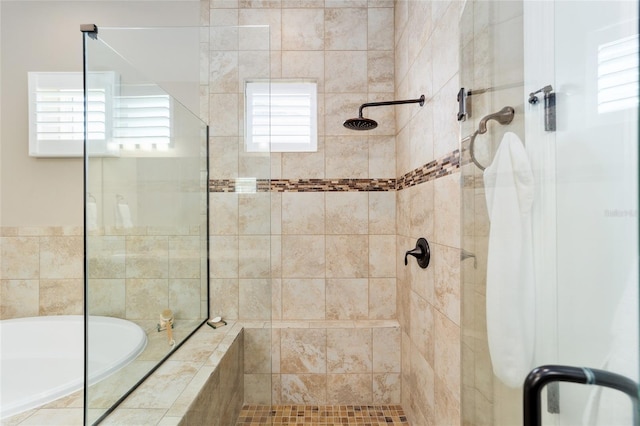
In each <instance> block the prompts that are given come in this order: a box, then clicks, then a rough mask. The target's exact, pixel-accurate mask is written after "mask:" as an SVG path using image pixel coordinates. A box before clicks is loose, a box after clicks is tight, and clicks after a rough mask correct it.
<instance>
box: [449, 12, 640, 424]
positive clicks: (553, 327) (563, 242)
mask: <svg viewBox="0 0 640 426" xmlns="http://www.w3.org/2000/svg"><path fill="white" fill-rule="evenodd" d="M460 52H461V69H460V85H461V87H463V89H461V91H460V93H459V95H458V100H459V106H460V114H461V115H460V116H459V119H460V120H461V121H462V125H461V133H462V152H463V159H462V185H463V189H462V202H463V220H462V248H463V252H462V253H463V255H462V266H461V270H462V283H461V285H462V293H463V296H462V310H463V324H462V393H461V394H462V423H463V424H468V425H483V424H487V425H489V424H521V422H522V419H523V410H525V411H524V412H525V413H527V411H526V410H527V408H528V404H529V403H530V401H529V400H527V399H524V401H523V392H525V394H526V392H527V390H528V386H529V384H530V382H527V383H526V384H525V383H524V378H525V377H526V376H527V373H528V372H529V370H531V369H533V368H534V367H537V366H542V365H551V367H548V368H545V369H543V370H544V374H549V376H548V377H552V378H554V377H555V378H554V379H553V380H551V381H550V382H549V383H548V384H547V385H546V386H544V387H543V389H542V394H541V395H540V401H541V406H540V407H537V406H536V413H534V414H532V413H531V412H530V411H529V412H528V414H527V415H526V417H525V419H524V421H525V423H524V424H540V423H538V422H539V421H543V422H544V424H557V425H565V424H566V425H570V424H589V425H591V424H594V425H595V424H637V421H638V420H637V412H635V411H636V410H637V384H635V383H637V382H638V379H639V376H638V149H637V147H638V115H637V114H638V4H637V2H625V1H609V2H600V1H594V2H570V1H551V2H528V1H523V2H467V4H466V7H465V9H464V11H463V14H462V17H461V27H460ZM506 108H511V111H512V112H511V113H510V114H511V116H510V118H509V120H502V119H501V117H503V116H504V115H503V114H500V113H499V111H504V110H506ZM511 120H512V121H511ZM483 130H484V131H483ZM505 155H506V156H507V157H505ZM507 158H508V160H507ZM509 191H512V192H509ZM510 203H511V204H510ZM510 209H511V210H510ZM506 211H515V212H517V213H516V214H515V216H509V215H508V214H506V213H505V212H506ZM596 369H598V370H605V371H606V374H612V377H617V378H616V379H613V382H616V383H618V385H619V386H620V388H623V386H622V385H623V383H622V381H624V380H625V378H626V379H627V380H629V382H628V383H632V388H635V391H634V392H632V393H631V397H630V396H629V395H626V394H625V393H624V392H620V391H616V390H612V389H608V388H606V387H601V386H599V384H600V383H602V382H601V381H599V380H598V379H597V378H596V375H595V374H594V373H593V371H595V370H596ZM567 372H571V374H573V375H574V377H572V378H571V379H569V377H570V376H571V375H567V374H565V373H567ZM538 373H539V374H541V371H538ZM598 374H600V373H598ZM616 375H619V376H616ZM545 377H546V376H545ZM536 380H537V379H536ZM569 382H571V383H569ZM545 383H546V382H545ZM585 384H586V385H585ZM594 384H595V386H594ZM523 385H524V386H523ZM589 385H591V386H589ZM523 387H524V389H523ZM523 405H525V406H524V407H523ZM538 416H539V417H538ZM528 421H529V422H533V423H527V422H528Z"/></svg>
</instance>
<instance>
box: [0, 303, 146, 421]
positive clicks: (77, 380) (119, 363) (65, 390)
mask: <svg viewBox="0 0 640 426" xmlns="http://www.w3.org/2000/svg"><path fill="white" fill-rule="evenodd" d="M41 321H45V322H48V323H51V322H68V321H72V322H74V323H76V325H77V322H81V324H82V326H83V327H84V317H83V316H82V315H52V316H42V317H26V318H15V319H8V320H2V321H0V330H1V329H2V326H3V324H11V323H18V322H23V323H24V322H41ZM90 321H91V323H95V324H111V325H117V326H121V327H122V326H126V327H128V329H129V331H132V332H133V333H134V334H135V335H136V336H137V337H138V338H139V339H140V340H139V341H138V342H137V344H136V345H135V346H134V347H133V348H132V350H130V351H129V352H128V353H129V356H127V357H118V358H117V360H114V363H113V365H107V366H101V367H100V368H98V369H97V370H94V371H92V372H91V373H90V377H89V385H92V384H95V383H98V382H99V381H101V380H104V379H105V378H107V377H108V376H110V375H112V374H114V373H115V372H117V371H119V370H120V369H122V368H123V367H125V366H126V365H128V364H129V363H131V362H132V361H134V360H135V359H136V358H137V357H138V355H140V353H142V351H143V350H144V349H145V347H146V345H147V335H146V333H145V332H144V330H143V329H142V328H141V327H140V326H139V325H137V324H135V323H133V322H131V321H128V320H123V319H120V318H113V317H104V316H90ZM0 334H1V332H0ZM89 338H91V336H90V337H89ZM82 340H84V336H83V338H82ZM81 347H82V348H83V347H84V345H83V344H82V345H81ZM74 355H78V354H74ZM94 355H95V354H94ZM12 359H13V358H12ZM34 359H46V358H45V357H42V358H34ZM73 359H76V357H74V358H73ZM91 359H92V357H91V355H90V356H89V360H90V361H91ZM0 361H2V356H1V354H0ZM76 362H79V370H80V377H74V378H70V379H69V380H65V381H64V382H63V383H62V384H60V385H58V386H53V387H49V388H47V389H45V390H41V391H39V392H35V393H33V394H30V396H29V398H28V399H26V398H21V399H19V400H18V401H12V402H11V403H6V402H5V401H2V398H0V419H5V418H8V417H11V416H15V415H16V414H20V413H22V412H25V411H28V410H32V409H35V408H38V407H41V406H43V405H46V404H48V403H50V402H53V401H55V400H57V399H60V398H63V397H65V396H68V395H71V394H72V393H74V392H76V391H78V390H80V389H82V387H83V384H84V374H83V373H84V350H83V349H81V350H80V356H79V358H78V359H77V361H76Z"/></svg>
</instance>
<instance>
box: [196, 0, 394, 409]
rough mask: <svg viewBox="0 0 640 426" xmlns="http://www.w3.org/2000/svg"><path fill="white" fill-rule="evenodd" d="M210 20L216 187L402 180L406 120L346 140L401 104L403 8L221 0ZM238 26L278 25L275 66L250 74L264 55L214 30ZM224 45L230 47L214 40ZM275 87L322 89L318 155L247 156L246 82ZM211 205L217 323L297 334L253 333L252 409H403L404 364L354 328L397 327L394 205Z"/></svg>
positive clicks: (234, 201) (389, 117) (246, 198)
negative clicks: (220, 182)
mask: <svg viewBox="0 0 640 426" xmlns="http://www.w3.org/2000/svg"><path fill="white" fill-rule="evenodd" d="M209 7H210V14H209V16H208V17H206V18H205V19H207V22H208V23H209V25H210V26H211V27H212V28H213V30H212V38H211V43H210V45H209V49H210V51H209V58H210V61H209V70H208V75H209V77H210V78H209V83H208V86H207V90H208V91H209V94H210V95H209V96H210V97H209V99H210V105H211V110H210V111H209V118H210V124H211V129H212V130H211V136H212V137H211V141H210V144H211V163H210V164H211V178H212V179H234V178H237V177H258V178H269V177H271V178H278V179H311V178H314V179H335V178H395V176H396V170H395V137H394V135H395V122H394V109H393V108H379V109H371V110H369V111H367V113H368V114H370V116H371V117H372V118H374V119H376V120H379V122H380V123H381V125H380V126H379V128H378V129H376V130H375V131H373V132H368V133H366V134H362V133H358V132H352V131H349V130H346V129H344V128H343V127H342V122H343V121H344V120H345V119H347V118H350V117H354V116H356V114H357V112H358V107H359V105H360V104H362V103H365V102H369V101H374V100H392V99H394V84H393V73H394V69H393V57H394V55H393V49H394V43H393V26H392V25H389V24H390V23H391V22H392V21H393V1H391V0H387V1H382V0H380V1H378V0H376V1H371V0H369V1H367V0H356V1H324V0H311V1H309V0H304V1H298V0H284V1H281V0H276V1H233V0H232V1H222V0H220V1H217V0H211V1H210V2H209ZM238 24H239V25H244V24H251V25H259V24H268V25H270V34H269V37H268V40H269V41H270V46H265V44H264V43H263V41H264V40H262V41H261V42H260V43H259V46H260V47H258V48H257V50H258V53H259V54H260V55H262V53H263V52H262V51H260V49H262V48H266V49H265V50H267V51H268V50H269V48H270V55H269V56H268V57H267V58H266V59H265V56H264V55H262V56H260V57H259V58H257V59H256V58H255V57H254V58H253V62H252V63H251V64H248V63H247V62H246V61H248V58H251V57H252V56H253V55H254V54H255V53H256V48H255V47H254V45H252V44H248V43H246V44H245V43H243V42H242V37H239V38H237V39H234V37H233V36H232V34H233V32H232V31H231V30H229V29H227V28H215V26H219V25H238ZM242 31H243V30H241V31H240V32H241V33H242ZM248 32H250V31H248ZM222 35H224V37H223V38H224V40H225V41H224V42H222V41H221V40H214V39H215V38H216V37H219V36H222ZM253 36H255V34H253V35H251V34H247V38H248V39H249V38H252V37H253ZM264 38H266V37H264ZM246 49H250V50H252V52H250V54H248V53H247V52H246ZM265 61H266V64H267V65H268V66H265ZM256 62H258V63H259V64H260V66H259V67H254V66H255V65H256ZM251 67H254V68H253V69H252V68H251ZM266 70H268V72H266ZM265 72H266V74H267V75H264V74H261V73H265ZM252 73H253V74H252ZM269 73H270V77H271V78H304V79H313V80H315V81H317V83H318V110H319V125H318V136H319V141H318V151H317V152H314V153H273V154H271V156H270V158H269V157H266V158H259V157H258V156H255V155H252V154H247V153H245V152H244V147H243V137H242V136H243V118H242V117H243V102H244V97H243V84H244V78H246V77H249V78H250V77H260V76H266V77H269ZM256 74H259V75H256ZM265 159H266V161H267V167H266V168H265V164H264V160H265ZM249 161H252V162H253V163H252V164H253V166H252V167H243V164H245V163H248V162H249ZM256 164H257V165H256ZM265 195H266V196H267V197H264V196H265ZM269 198H270V201H269ZM210 201H211V206H212V209H211V212H212V216H211V247H212V259H213V261H212V267H211V289H212V299H211V307H212V312H214V313H215V314H219V315H223V316H225V317H227V318H232V319H235V318H238V319H240V320H260V319H264V320H269V319H273V320H274V321H276V322H279V323H280V324H287V326H286V327H285V328H276V329H273V330H268V329H251V328H248V329H247V334H246V345H247V347H246V348H245V352H246V353H247V354H250V355H248V356H247V358H246V359H247V361H246V364H245V398H246V399H247V401H248V402H259V403H269V402H270V401H271V400H272V398H273V401H281V402H283V403H288V402H290V403H294V402H296V403H297V402H308V403H332V402H337V401H339V400H340V399H341V398H342V400H344V399H343V398H344V397H345V395H358V398H359V399H358V402H368V403H370V402H372V401H373V400H374V398H375V400H376V401H381V402H389V403H391V402H399V401H400V377H399V373H400V369H399V368H400V365H399V358H398V360H397V362H396V363H395V364H394V366H393V368H391V367H389V368H391V370H389V371H388V369H385V368H383V367H382V366H383V365H384V361H382V360H383V359H386V358H389V357H393V352H394V351H393V350H389V346H388V345H383V344H380V339H382V338H383V337H382V335H380V336H378V333H381V332H380V331H379V330H378V328H376V326H375V325H373V324H374V323H360V325H359V327H356V326H355V321H377V320H395V318H396V301H395V293H396V292H395V286H396V282H395V278H396V273H395V260H394V258H393V256H394V255H395V252H396V237H395V234H396V227H395V215H396V211H395V210H396V209H395V202H396V199H395V193H394V192H380V193H373V192H284V193H270V194H260V193H258V194H237V193H211V194H210ZM268 217H271V221H270V223H269V221H265V220H264V218H268ZM243 224H250V225H251V226H244V225H243ZM269 238H270V242H269ZM250 242H255V243H254V244H255V245H254V246H253V250H251V251H249V250H247V248H248V247H249V244H251V243H250ZM269 258H270V259H269ZM243 263H246V265H247V266H246V267H244V266H243ZM261 265H262V266H261ZM258 280H264V281H260V282H256V281H258ZM269 280H270V282H271V284H270V285H269V284H268V282H269ZM310 323H313V325H312V326H310V325H309V324H310ZM393 324H396V327H395V328H394V327H392V329H393V330H395V331H396V332H397V333H398V335H397V336H396V337H397V339H398V342H396V343H397V345H396V346H399V329H398V328H397V323H396V322H393ZM274 326H276V327H279V326H278V325H274ZM283 327H284V326H283ZM287 327H288V328H287ZM336 327H338V328H336ZM347 336H352V337H353V338H357V339H358V341H360V340H362V343H363V346H362V347H361V348H360V349H359V350H360V351H361V352H358V353H355V354H351V353H346V352H345V351H346V350H347V348H349V347H350V346H349V345H348V340H349V339H348V337H347ZM374 343H375V348H376V350H374ZM390 343H393V342H390ZM303 347H304V349H302V348H303ZM300 351H302V352H300ZM305 351H308V352H305ZM374 354H375V355H374ZM254 357H255V359H254ZM374 357H375V359H376V360H377V363H374V361H373V359H374ZM351 358H353V359H356V360H357V362H355V363H354V364H353V365H351V364H348V363H346V362H347V359H351ZM345 363H346V364H345ZM374 365H375V366H374ZM350 398H353V396H350ZM365 400H366V401H365Z"/></svg>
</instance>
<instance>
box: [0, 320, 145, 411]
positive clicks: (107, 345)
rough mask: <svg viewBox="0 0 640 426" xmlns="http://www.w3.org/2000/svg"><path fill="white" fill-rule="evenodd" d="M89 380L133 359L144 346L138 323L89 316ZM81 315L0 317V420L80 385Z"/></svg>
mask: <svg viewBox="0 0 640 426" xmlns="http://www.w3.org/2000/svg"><path fill="white" fill-rule="evenodd" d="M89 333H90V334H89V339H90V352H89V384H94V383H97V382H99V381H100V380H102V379H104V378H105V377H107V376H109V375H111V374H113V373H114V372H116V371H117V370H119V369H120V368H122V367H124V366H125V365H127V364H128V363H129V362H131V361H132V360H134V359H135V358H136V357H137V356H138V355H139V354H140V353H141V352H142V351H143V350H144V348H145V346H146V345H147V336H146V334H145V332H144V331H143V330H142V328H140V327H139V326H138V325H137V324H134V323H132V322H130V321H126V320H122V319H119V318H110V317H100V316H92V317H90V318H89ZM83 381H84V318H83V316H82V315H59V316H44V317H33V318H18V319H10V320H3V321H0V418H6V417H9V416H12V415H15V414H18V413H20V412H22V411H26V410H29V409H33V408H36V407H39V406H41V405H43V404H46V403H48V402H51V401H54V400H56V399H58V398H61V397H63V396H66V395H69V394H71V393H73V392H75V391H77V390H79V389H82V387H83Z"/></svg>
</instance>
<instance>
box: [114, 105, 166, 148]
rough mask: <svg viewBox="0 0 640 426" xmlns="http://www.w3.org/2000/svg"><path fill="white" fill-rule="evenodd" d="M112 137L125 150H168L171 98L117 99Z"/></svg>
mask: <svg viewBox="0 0 640 426" xmlns="http://www.w3.org/2000/svg"><path fill="white" fill-rule="evenodd" d="M114 115H115V117H114V118H115V119H114V129H113V136H114V140H115V142H116V143H117V144H118V145H119V146H120V147H121V148H123V149H130V150H133V149H144V150H153V149H157V150H167V149H168V148H169V145H170V144H171V99H170V97H169V95H167V94H138V95H127V96H124V95H122V96H117V97H116V108H115V111H114Z"/></svg>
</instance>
